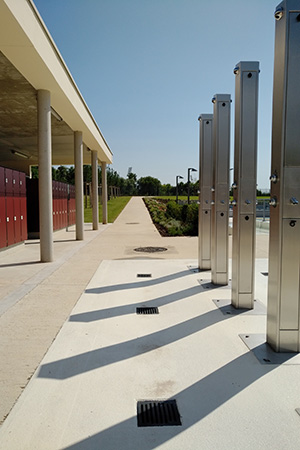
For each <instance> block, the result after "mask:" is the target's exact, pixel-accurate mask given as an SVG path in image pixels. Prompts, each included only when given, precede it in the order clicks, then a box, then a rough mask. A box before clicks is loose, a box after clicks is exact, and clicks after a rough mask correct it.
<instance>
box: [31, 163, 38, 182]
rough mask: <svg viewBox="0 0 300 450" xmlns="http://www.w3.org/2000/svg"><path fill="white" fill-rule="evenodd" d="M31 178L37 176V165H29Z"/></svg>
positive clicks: (36, 177)
mask: <svg viewBox="0 0 300 450" xmlns="http://www.w3.org/2000/svg"><path fill="white" fill-rule="evenodd" d="M31 178H34V179H38V178H39V166H31Z"/></svg>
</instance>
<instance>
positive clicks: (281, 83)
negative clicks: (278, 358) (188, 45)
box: [267, 0, 300, 352]
mask: <svg viewBox="0 0 300 450" xmlns="http://www.w3.org/2000/svg"><path fill="white" fill-rule="evenodd" d="M275 19H276V27H275V61H274V84H273V124H272V164H271V177H270V180H271V200H270V205H271V206H270V249H269V285H268V315H267V342H268V343H269V344H270V345H271V346H272V347H273V348H274V350H275V351H278V352H289V351H291V352H299V350H300V333H299V312H300V308H299V306H300V305H299V303H300V297H299V290H300V287H299V286H300V283H299V275H300V274H299V266H300V205H299V200H300V147H299V145H300V144H299V143H300V127H299V114H300V83H299V73H300V1H299V0H285V1H283V2H282V3H280V4H279V6H278V7H277V9H276V12H275Z"/></svg>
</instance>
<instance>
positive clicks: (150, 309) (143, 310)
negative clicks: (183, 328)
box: [136, 306, 159, 314]
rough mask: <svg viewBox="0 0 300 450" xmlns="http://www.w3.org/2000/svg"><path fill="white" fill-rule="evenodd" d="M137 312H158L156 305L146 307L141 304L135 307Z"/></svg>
mask: <svg viewBox="0 0 300 450" xmlns="http://www.w3.org/2000/svg"><path fill="white" fill-rule="evenodd" d="M136 313H137V314H159V311H158V308H157V306H153V307H147V306H141V307H138V308H136Z"/></svg>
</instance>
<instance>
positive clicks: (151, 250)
mask: <svg viewBox="0 0 300 450" xmlns="http://www.w3.org/2000/svg"><path fill="white" fill-rule="evenodd" d="M167 250H168V249H167V248H165V247H138V248H135V249H134V251H135V252H144V253H155V252H166V251H167Z"/></svg>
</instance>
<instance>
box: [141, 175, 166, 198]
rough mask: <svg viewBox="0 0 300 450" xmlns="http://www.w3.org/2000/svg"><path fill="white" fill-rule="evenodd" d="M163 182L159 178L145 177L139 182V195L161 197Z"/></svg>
mask: <svg viewBox="0 0 300 450" xmlns="http://www.w3.org/2000/svg"><path fill="white" fill-rule="evenodd" d="M160 186H161V182H160V181H159V180H158V179H157V178H153V177H150V176H148V177H144V178H140V179H139V180H138V194H139V195H159V191H160Z"/></svg>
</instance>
